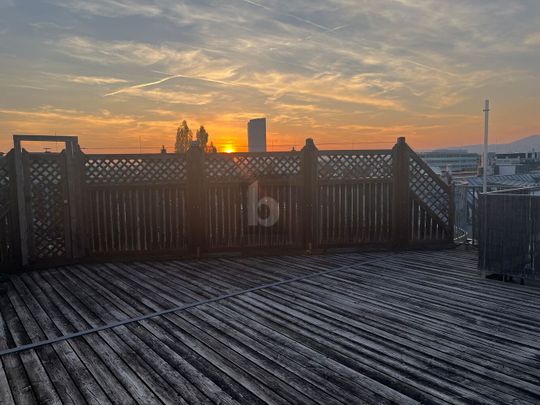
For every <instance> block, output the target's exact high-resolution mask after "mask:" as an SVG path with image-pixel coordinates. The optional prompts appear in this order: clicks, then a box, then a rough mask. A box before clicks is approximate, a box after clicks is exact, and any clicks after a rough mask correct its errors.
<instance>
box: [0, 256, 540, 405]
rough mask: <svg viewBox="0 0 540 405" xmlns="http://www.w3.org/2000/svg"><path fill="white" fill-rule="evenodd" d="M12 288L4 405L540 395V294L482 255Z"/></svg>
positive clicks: (3, 302)
mask: <svg viewBox="0 0 540 405" xmlns="http://www.w3.org/2000/svg"><path fill="white" fill-rule="evenodd" d="M320 272H325V273H322V274H320ZM306 276H309V277H306ZM290 279H295V280H294V281H287V282H282V281H283V280H290ZM246 290H248V291H246ZM0 294H1V298H0V311H1V314H0V360H1V362H0V403H2V404H3V403H13V402H15V403H24V404H26V403H37V402H40V403H84V402H94V403H110V402H113V403H119V404H128V403H144V404H149V403H160V402H166V403H175V404H177V403H178V404H181V403H201V404H206V403H227V404H228V403H245V404H256V403H319V404H324V405H327V404H340V403H343V404H352V403H377V404H380V403H390V402H394V403H417V402H420V403H473V402H476V403H497V402H499V403H539V402H540V289H538V288H531V287H528V286H519V285H514V284H508V283H501V282H496V281H490V280H482V279H479V278H478V277H477V275H476V257H475V253H474V252H467V251H461V250H448V251H436V252H404V253H372V254H357V253H355V254H352V253H347V254H333V255H325V256H309V257H299V256H296V257H293V256H286V257H265V258H235V259H208V260H201V261H185V262H180V261H169V262H137V263H130V264H110V263H109V264H102V265H97V264H96V265H78V266H70V267H66V268H58V269H52V270H47V271H39V272H38V271H36V272H31V273H27V274H24V275H22V276H17V277H12V278H11V279H10V280H9V281H8V282H7V283H5V285H4V286H3V289H2V290H1V293H0ZM186 304H188V305H187V307H186ZM171 308H178V310H176V311H171V312H168V313H161V312H160V311H164V310H168V309H171ZM159 313H161V314H159ZM141 316H142V317H143V318H140V319H139V320H137V321H128V322H124V323H122V324H118V322H119V321H126V320H130V319H131V320H132V319H133V318H137V317H141ZM115 324H116V326H114V327H111V325H115ZM28 344H34V345H36V346H32V347H27V346H25V345H28Z"/></svg>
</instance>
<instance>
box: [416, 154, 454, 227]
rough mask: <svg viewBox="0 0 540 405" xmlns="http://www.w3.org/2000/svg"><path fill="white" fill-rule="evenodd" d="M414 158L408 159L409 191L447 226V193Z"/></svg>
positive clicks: (437, 180) (436, 179)
mask: <svg viewBox="0 0 540 405" xmlns="http://www.w3.org/2000/svg"><path fill="white" fill-rule="evenodd" d="M417 159H419V158H418V157H416V156H410V158H409V187H410V190H411V191H412V192H413V193H414V194H415V195H416V197H418V198H419V199H420V200H421V201H422V202H423V203H424V204H426V205H427V206H428V207H429V208H430V210H431V211H433V213H434V214H435V215H437V217H438V218H439V219H440V220H441V221H442V222H444V223H445V224H448V213H449V212H448V209H449V197H450V196H449V192H448V189H447V188H446V187H444V186H443V185H442V184H441V182H442V180H439V179H438V178H436V177H435V176H436V174H435V173H433V172H432V171H431V170H429V168H427V169H426V168H425V166H424V165H422V164H421V163H420V162H419V161H418V160H417Z"/></svg>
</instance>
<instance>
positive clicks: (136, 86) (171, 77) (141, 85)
mask: <svg viewBox="0 0 540 405" xmlns="http://www.w3.org/2000/svg"><path fill="white" fill-rule="evenodd" d="M154 72H155V73H159V74H165V73H163V72H159V71H154ZM179 78H181V79H194V80H201V81H204V82H209V83H216V84H221V85H224V86H246V85H245V84H242V83H235V82H225V81H222V80H215V79H208V78H206V77H199V76H188V75H171V76H167V77H164V78H163V79H159V80H156V81H153V82H148V83H141V84H135V85H133V86H128V87H124V88H121V89H119V90H116V91H113V92H111V93H107V94H105V95H104V97H109V96H114V95H116V94H121V93H125V92H127V91H129V90H132V89H141V88H144V87H149V86H154V85H156V84H161V83H164V82H167V81H169V80H172V79H179Z"/></svg>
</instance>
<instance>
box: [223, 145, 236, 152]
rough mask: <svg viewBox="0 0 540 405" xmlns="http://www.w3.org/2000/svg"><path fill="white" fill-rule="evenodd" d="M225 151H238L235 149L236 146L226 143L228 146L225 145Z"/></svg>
mask: <svg viewBox="0 0 540 405" xmlns="http://www.w3.org/2000/svg"><path fill="white" fill-rule="evenodd" d="M224 152H225V153H233V152H236V150H235V149H234V146H232V145H226V146H225V149H224Z"/></svg>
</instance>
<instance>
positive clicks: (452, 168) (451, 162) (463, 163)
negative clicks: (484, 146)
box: [419, 150, 480, 176]
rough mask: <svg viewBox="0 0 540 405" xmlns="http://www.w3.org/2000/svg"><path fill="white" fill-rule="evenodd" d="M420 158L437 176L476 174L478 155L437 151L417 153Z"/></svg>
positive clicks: (478, 162)
mask: <svg viewBox="0 0 540 405" xmlns="http://www.w3.org/2000/svg"><path fill="white" fill-rule="evenodd" d="M419 155H420V157H421V158H422V159H423V160H424V161H425V162H426V163H427V164H428V165H429V166H430V167H431V168H432V169H433V171H435V172H436V173H438V174H442V173H444V172H446V173H449V174H452V175H453V176H456V175H458V176H460V175H472V176H476V174H477V173H478V166H479V165H480V155H478V154H476V153H467V152H462V151H457V152H456V151H454V150H439V151H433V152H423V153H419Z"/></svg>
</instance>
